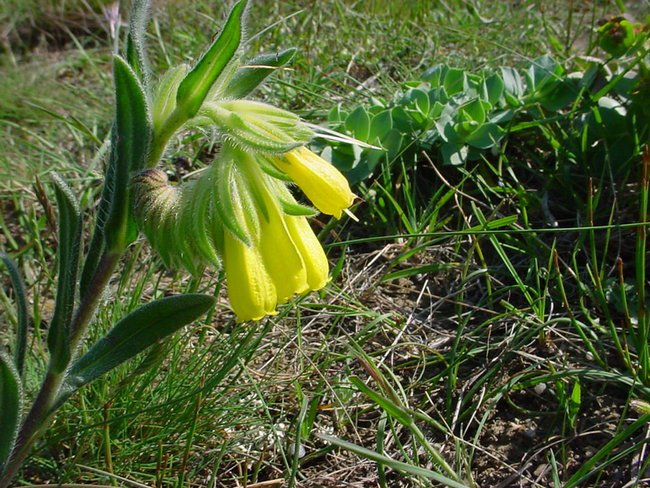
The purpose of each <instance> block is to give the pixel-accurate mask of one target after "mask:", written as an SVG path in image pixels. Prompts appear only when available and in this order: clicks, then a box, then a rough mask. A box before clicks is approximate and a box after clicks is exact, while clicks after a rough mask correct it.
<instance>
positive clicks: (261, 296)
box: [133, 139, 355, 321]
mask: <svg viewBox="0 0 650 488" xmlns="http://www.w3.org/2000/svg"><path fill="white" fill-rule="evenodd" d="M288 182H289V183H290V182H292V183H295V184H296V185H297V186H298V187H299V188H300V189H301V190H302V191H303V193H304V194H305V195H306V196H307V198H308V199H309V200H310V201H311V202H312V203H313V205H314V206H315V207H316V209H318V210H319V211H321V212H322V213H325V214H328V215H333V216H335V217H337V218H339V217H340V216H341V214H342V212H343V211H344V210H346V209H347V208H348V207H349V206H350V205H351V204H352V202H353V200H354V198H355V196H354V194H353V193H352V191H351V190H350V186H349V185H348V182H347V180H346V179H345V177H344V176H343V175H342V174H341V173H340V172H339V171H338V170H337V169H336V168H335V167H334V166H332V164H330V163H329V162H327V161H325V160H324V159H323V158H321V157H320V156H318V155H317V154H315V153H313V152H312V151H310V150H309V149H307V148H306V147H305V146H299V147H295V148H293V149H290V150H288V151H286V152H278V153H269V152H266V151H255V150H253V148H251V147H247V146H244V145H242V144H238V143H237V141H232V140H228V139H227V140H225V141H224V143H223V145H222V148H221V151H220V155H219V157H218V158H217V160H216V161H214V162H213V163H212V165H211V166H210V167H208V168H206V171H204V172H203V173H202V174H201V176H200V177H199V178H197V179H195V180H193V181H190V182H188V183H184V184H182V185H178V186H175V185H171V184H170V183H169V181H168V179H167V176H166V174H165V173H164V172H163V171H162V170H159V169H150V170H147V171H145V172H143V173H141V174H140V175H138V176H136V177H135V178H134V179H133V187H134V190H135V200H134V212H135V215H136V217H137V218H138V221H139V223H140V227H141V229H142V230H143V231H144V233H145V235H146V236H147V238H148V240H149V242H150V243H151V244H152V246H153V247H154V248H155V249H156V250H157V251H158V253H159V254H160V256H161V257H162V258H163V260H164V261H165V263H167V264H168V265H169V266H171V267H179V266H184V267H185V268H187V269H188V270H190V271H191V272H192V273H195V274H197V273H200V272H201V269H202V267H203V266H205V265H211V264H212V265H218V264H219V263H221V264H222V266H223V268H224V270H225V275H226V285H227V290H228V297H229V301H230V305H231V307H232V309H233V311H234V312H235V314H236V315H237V318H238V320H240V321H246V320H259V319H261V318H262V317H264V316H266V315H273V314H275V313H277V312H276V307H277V305H278V304H281V303H286V302H287V301H288V300H290V299H291V298H292V297H293V296H294V295H296V294H300V293H305V292H308V291H311V290H319V289H321V288H322V287H323V286H325V284H326V283H327V281H328V275H329V265H328V261H327V257H326V256H325V252H324V251H323V248H322V246H321V244H320V242H319V241H318V239H317V237H316V235H315V233H314V231H313V230H312V228H311V226H310V225H309V222H308V221H307V216H308V215H312V214H314V213H315V210H313V209H312V208H310V207H306V206H304V205H300V204H299V203H298V202H297V201H296V200H295V199H294V197H293V195H292V194H291V192H290V191H289V189H288V188H287V183H288Z"/></svg>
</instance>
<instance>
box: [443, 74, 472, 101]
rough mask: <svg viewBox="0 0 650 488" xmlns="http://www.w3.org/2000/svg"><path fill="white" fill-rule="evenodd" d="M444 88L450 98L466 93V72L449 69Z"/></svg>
mask: <svg viewBox="0 0 650 488" xmlns="http://www.w3.org/2000/svg"><path fill="white" fill-rule="evenodd" d="M443 86H444V88H445V91H446V92H447V95H449V96H450V97H451V96H452V95H455V94H457V93H460V92H462V91H464V90H465V88H466V86H467V75H466V74H465V71H463V70H462V69H458V68H449V69H447V72H446V73H445V80H444V83H443Z"/></svg>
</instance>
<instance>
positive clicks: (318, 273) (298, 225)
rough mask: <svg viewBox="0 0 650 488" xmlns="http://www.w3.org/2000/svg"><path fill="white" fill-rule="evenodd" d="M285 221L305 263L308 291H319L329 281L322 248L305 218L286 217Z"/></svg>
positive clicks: (325, 257)
mask: <svg viewBox="0 0 650 488" xmlns="http://www.w3.org/2000/svg"><path fill="white" fill-rule="evenodd" d="M285 221H286V223H287V228H288V229H289V234H291V238H292V239H293V241H294V242H295V243H296V247H297V248H298V252H300V255H301V256H302V259H303V261H304V263H305V270H306V271H307V284H308V285H309V289H310V290H320V289H321V288H323V287H324V286H325V285H326V284H327V281H328V280H329V276H328V275H329V263H328V262H327V256H325V251H323V247H322V246H321V244H320V242H318V238H317V237H316V234H314V231H313V230H312V228H311V226H310V225H309V222H307V219H306V218H305V217H293V216H291V215H287V216H286V217H285Z"/></svg>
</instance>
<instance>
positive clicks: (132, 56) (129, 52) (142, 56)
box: [126, 0, 151, 87]
mask: <svg viewBox="0 0 650 488" xmlns="http://www.w3.org/2000/svg"><path fill="white" fill-rule="evenodd" d="M150 10H151V0H134V1H133V5H132V6H131V15H130V18H129V33H128V34H127V37H126V60H127V61H128V63H129V65H130V66H131V68H132V69H133V71H134V73H135V74H136V75H137V76H138V78H139V79H140V81H141V82H142V84H143V85H144V86H145V87H146V86H147V85H148V83H149V63H148V60H147V53H146V50H145V35H146V32H147V24H148V22H149V12H150Z"/></svg>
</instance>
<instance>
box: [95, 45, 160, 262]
mask: <svg viewBox="0 0 650 488" xmlns="http://www.w3.org/2000/svg"><path fill="white" fill-rule="evenodd" d="M113 73H114V78H115V126H114V130H115V134H116V136H115V138H114V139H113V140H114V141H115V148H114V150H115V157H114V162H115V167H114V171H115V173H114V182H113V189H112V193H111V207H110V214H109V216H108V220H107V222H106V226H105V228H104V235H105V237H106V247H107V249H108V250H109V252H121V251H122V250H124V248H126V246H127V245H128V244H130V243H131V242H132V241H133V240H135V237H136V235H137V232H136V230H135V224H133V222H132V219H131V218H130V215H129V214H130V201H129V194H130V191H129V182H130V178H131V175H132V174H133V173H134V172H137V171H139V170H141V169H142V168H143V167H144V165H145V161H146V157H147V154H148V152H149V145H150V142H151V126H152V124H151V119H150V113H149V107H148V103H147V97H146V94H145V91H144V88H143V86H142V84H141V83H140V80H138V77H137V75H136V74H135V73H134V71H133V70H132V69H131V67H130V66H129V65H128V64H127V63H126V61H124V59H122V58H121V57H120V56H115V57H114V58H113Z"/></svg>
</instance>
